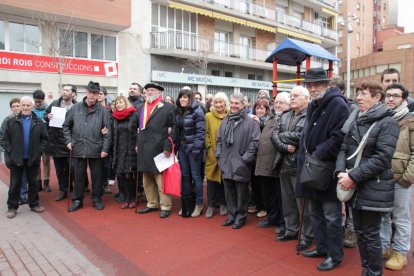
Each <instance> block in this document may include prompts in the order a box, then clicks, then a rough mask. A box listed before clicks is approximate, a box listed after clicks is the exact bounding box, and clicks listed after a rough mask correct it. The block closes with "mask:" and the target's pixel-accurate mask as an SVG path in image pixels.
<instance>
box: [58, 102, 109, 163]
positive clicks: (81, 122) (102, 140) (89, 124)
mask: <svg viewBox="0 0 414 276" xmlns="http://www.w3.org/2000/svg"><path fill="white" fill-rule="evenodd" d="M85 99H86V97H85V98H83V100H82V102H80V103H77V104H75V105H73V106H72V108H71V109H70V110H69V111H68V113H67V114H66V119H65V122H64V123H63V126H62V127H63V134H64V136H65V141H66V145H67V144H69V143H71V144H72V155H73V157H77V158H101V152H106V153H109V150H110V147H111V137H112V133H111V123H110V119H109V112H108V110H106V109H105V108H104V107H103V106H102V105H101V104H100V103H98V101H96V103H95V105H94V106H93V107H92V110H91V111H88V106H87V104H86V102H85ZM105 127H106V128H107V129H108V133H107V134H105V135H103V134H102V133H101V130H102V129H103V128H105Z"/></svg>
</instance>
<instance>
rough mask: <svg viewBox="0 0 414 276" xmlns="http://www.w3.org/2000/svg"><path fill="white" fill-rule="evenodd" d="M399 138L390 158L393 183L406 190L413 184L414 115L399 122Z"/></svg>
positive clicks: (408, 115) (407, 116) (410, 114)
mask: <svg viewBox="0 0 414 276" xmlns="http://www.w3.org/2000/svg"><path fill="white" fill-rule="evenodd" d="M399 124H400V136H399V138H398V142H397V146H396V147H395V152H394V156H393V157H392V162H391V164H392V172H393V173H394V181H395V182H398V183H399V184H400V185H402V186H404V187H406V188H408V187H410V185H411V184H414V115H413V114H412V113H408V114H407V115H406V116H405V117H404V118H403V119H401V121H400V122H399Z"/></svg>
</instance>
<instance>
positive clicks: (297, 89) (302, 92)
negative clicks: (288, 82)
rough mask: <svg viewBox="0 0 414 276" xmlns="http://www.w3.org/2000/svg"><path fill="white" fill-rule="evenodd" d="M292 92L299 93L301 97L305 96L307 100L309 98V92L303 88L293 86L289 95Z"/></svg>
mask: <svg viewBox="0 0 414 276" xmlns="http://www.w3.org/2000/svg"><path fill="white" fill-rule="evenodd" d="M293 91H296V92H299V93H301V94H302V95H303V96H305V97H306V98H309V97H310V94H309V90H308V89H307V88H306V87H303V86H300V85H297V86H295V87H293V88H292V91H291V93H292V92H293Z"/></svg>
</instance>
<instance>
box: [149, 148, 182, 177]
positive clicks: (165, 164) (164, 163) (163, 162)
mask: <svg viewBox="0 0 414 276" xmlns="http://www.w3.org/2000/svg"><path fill="white" fill-rule="evenodd" d="M173 156H175V155H173V154H171V155H170V157H168V158H167V157H165V155H164V153H163V152H161V153H160V154H158V155H157V156H155V157H154V162H155V166H157V169H158V171H159V172H163V171H164V170H166V169H168V168H169V167H171V166H172V165H173V164H174V159H173ZM175 160H176V162H178V160H177V158H176V159H175Z"/></svg>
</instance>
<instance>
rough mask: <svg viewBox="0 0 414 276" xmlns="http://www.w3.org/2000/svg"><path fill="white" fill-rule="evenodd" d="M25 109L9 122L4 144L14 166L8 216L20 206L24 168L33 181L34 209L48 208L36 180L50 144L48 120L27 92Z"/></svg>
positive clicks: (11, 168) (30, 190) (23, 101)
mask: <svg viewBox="0 0 414 276" xmlns="http://www.w3.org/2000/svg"><path fill="white" fill-rule="evenodd" d="M20 104H21V110H22V111H21V112H20V113H19V114H17V115H15V116H14V117H11V118H9V119H8V121H7V122H6V126H5V128H4V133H3V137H2V139H1V146H2V148H3V149H4V150H5V154H6V157H7V158H5V159H6V165H7V167H8V168H9V169H10V187H9V197H8V199H7V207H8V211H7V214H6V216H7V217H8V218H10V219H12V218H14V217H15V216H16V214H17V209H18V208H19V198H20V185H21V179H22V175H23V172H24V171H25V172H26V176H27V182H28V184H29V196H28V199H29V206H30V210H32V211H33V212H36V213H42V212H44V211H45V208H43V207H41V206H40V205H39V194H38V192H39V187H38V183H37V180H36V177H37V174H38V171H39V164H40V157H41V155H42V153H43V151H44V149H45V147H46V143H47V130H46V126H45V123H44V122H43V120H42V119H41V118H38V117H37V116H36V114H35V113H34V112H33V111H32V110H33V106H34V101H33V99H32V98H30V97H27V96H24V97H22V99H21V101H20Z"/></svg>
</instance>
